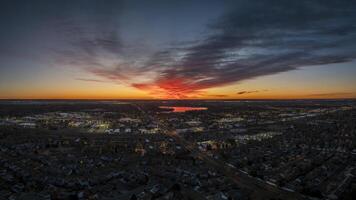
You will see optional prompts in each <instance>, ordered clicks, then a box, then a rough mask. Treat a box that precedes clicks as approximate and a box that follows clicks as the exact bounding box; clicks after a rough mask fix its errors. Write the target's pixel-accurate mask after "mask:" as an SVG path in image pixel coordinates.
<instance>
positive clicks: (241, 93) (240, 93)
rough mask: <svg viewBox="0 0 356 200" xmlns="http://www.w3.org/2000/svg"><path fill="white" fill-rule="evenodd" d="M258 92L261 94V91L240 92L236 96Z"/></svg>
mask: <svg viewBox="0 0 356 200" xmlns="http://www.w3.org/2000/svg"><path fill="white" fill-rule="evenodd" d="M257 92H260V91H258V90H251V91H240V92H237V93H236V94H237V95H243V94H251V93H257Z"/></svg>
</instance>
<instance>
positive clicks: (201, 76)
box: [61, 0, 356, 98]
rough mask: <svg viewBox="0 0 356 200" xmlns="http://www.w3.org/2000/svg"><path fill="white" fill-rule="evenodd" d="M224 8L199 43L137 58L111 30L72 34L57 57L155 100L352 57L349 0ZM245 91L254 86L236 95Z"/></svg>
mask: <svg viewBox="0 0 356 200" xmlns="http://www.w3.org/2000/svg"><path fill="white" fill-rule="evenodd" d="M232 7H233V9H231V10H229V11H227V12H226V13H225V14H224V15H223V16H221V17H220V18H219V19H217V20H215V21H214V22H211V23H210V24H209V26H208V27H207V30H208V31H207V33H206V34H204V35H203V36H202V37H201V38H200V39H199V40H197V41H194V42H192V43H188V44H187V43H184V45H172V46H171V47H169V48H167V49H163V50H162V51H159V52H155V53H154V54H151V55H149V56H147V57H146V58H143V59H142V58H141V57H140V56H139V55H137V52H135V51H128V50H127V47H126V46H125V42H124V41H123V40H122V38H119V37H118V33H117V32H115V31H105V34H103V33H102V32H99V33H97V34H95V35H94V37H87V36H85V37H78V38H74V39H75V41H73V42H72V44H73V46H74V47H75V50H74V49H72V50H71V51H69V52H62V53H61V54H62V55H65V54H67V55H68V57H69V58H72V59H68V57H67V58H66V59H65V60H66V61H69V62H70V63H71V64H76V65H81V66H85V69H86V70H87V71H88V72H90V73H92V74H95V75H96V76H98V77H103V78H106V79H108V80H110V81H113V82H117V83H121V84H126V85H129V86H132V87H134V88H136V89H139V90H143V91H147V92H148V93H149V94H150V95H152V96H155V97H162V98H191V97H196V96H200V95H203V94H204V90H205V89H209V88H214V87H221V86H225V85H229V84H232V83H236V82H241V81H244V80H248V79H253V78H256V77H260V76H265V75H271V74H276V73H280V72H286V71H291V70H296V69H298V68H300V67H306V66H315V65H324V64H332V63H343V62H348V61H351V60H353V59H355V57H356V25H355V23H354V22H355V21H356V12H355V4H354V2H353V1H351V0H344V1H334V0H315V1H309V0H301V1H292V2H290V1H285V0H271V1H257V0H256V1H251V0H249V1H247V0H241V1H237V3H235V5H234V6H232ZM108 27H110V26H108ZM71 30H76V31H77V32H79V33H82V31H81V30H80V29H79V30H78V29H77V28H72V29H71ZM103 30H106V28H103ZM79 35H81V36H83V34H79ZM135 56H136V57H135ZM131 58H137V59H131ZM252 92H258V91H241V92H238V93H237V94H238V95H243V94H248V93H252Z"/></svg>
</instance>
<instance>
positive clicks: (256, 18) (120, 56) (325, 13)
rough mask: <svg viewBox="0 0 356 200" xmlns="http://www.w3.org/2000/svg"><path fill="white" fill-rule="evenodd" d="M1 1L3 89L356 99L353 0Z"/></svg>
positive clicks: (84, 94) (83, 95) (2, 92)
mask: <svg viewBox="0 0 356 200" xmlns="http://www.w3.org/2000/svg"><path fill="white" fill-rule="evenodd" d="M0 5H1V11H2V12H1V14H0V15H1V18H0V28H1V32H2V34H1V35H0V42H1V46H0V99H339V98H340V99H343V98H356V78H355V77H356V61H355V59H356V27H355V25H354V21H356V13H355V12H353V11H354V9H353V8H355V9H356V5H355V4H354V3H353V2H352V1H351V0H345V1H343V2H334V1H328V0H327V1H319V0H316V1H315V2H312V3H311V2H310V1H307V0H302V1H298V2H293V3H290V2H285V1H280V0H273V1H272V2H268V1H266V2H259V1H247V0H239V1H228V0H227V1H213V0H211V1H210V0H208V1H199V0H196V1H189V2H167V1H161V0H154V1H152V2H141V1H136V0H132V1H128V0H119V1H110V2H104V3H103V2H100V1H95V0H89V1H82V0H78V1H54V2H49V1H38V2H32V3H30V2H23V1H17V0H14V1H8V2H1V3H0ZM15 11H16V12H15ZM271 11H273V12H271Z"/></svg>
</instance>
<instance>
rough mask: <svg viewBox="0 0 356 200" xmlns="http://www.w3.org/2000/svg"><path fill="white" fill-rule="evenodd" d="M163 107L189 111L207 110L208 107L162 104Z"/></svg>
mask: <svg viewBox="0 0 356 200" xmlns="http://www.w3.org/2000/svg"><path fill="white" fill-rule="evenodd" d="M159 108H162V109H169V110H171V112H176V113H179V112H187V111H196V110H207V109H208V108H206V107H185V106H160V107H159Z"/></svg>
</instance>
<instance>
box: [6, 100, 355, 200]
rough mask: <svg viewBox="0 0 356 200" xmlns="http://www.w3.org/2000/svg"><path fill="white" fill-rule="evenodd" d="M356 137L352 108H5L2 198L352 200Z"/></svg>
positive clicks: (45, 104) (316, 104) (230, 104)
mask: <svg viewBox="0 0 356 200" xmlns="http://www.w3.org/2000/svg"><path fill="white" fill-rule="evenodd" d="M169 106H175V107H182V106H185V107H199V108H206V109H199V110H198V109H196V110H194V109H193V110H192V111H187V112H172V111H173V109H170V108H169ZM160 107H161V108H160ZM162 107H163V109H162ZM175 110H186V109H185V108H184V109H181V108H178V109H176V108H175ZM355 126H356V104H355V102H354V101H351V100H348V101H225V102H223V101H168V102H167V101H131V102H129V101H120V102H118V101H26V102H16V101H2V102H0V199H39V200H41V199H123V200H129V199H177V200H178V199H212V200H223V199H257V200H258V199H271V200H272V199H345V200H347V199H355V197H356V196H355V195H356V180H355V175H356V133H355V130H356V127H355Z"/></svg>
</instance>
